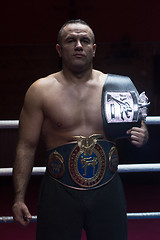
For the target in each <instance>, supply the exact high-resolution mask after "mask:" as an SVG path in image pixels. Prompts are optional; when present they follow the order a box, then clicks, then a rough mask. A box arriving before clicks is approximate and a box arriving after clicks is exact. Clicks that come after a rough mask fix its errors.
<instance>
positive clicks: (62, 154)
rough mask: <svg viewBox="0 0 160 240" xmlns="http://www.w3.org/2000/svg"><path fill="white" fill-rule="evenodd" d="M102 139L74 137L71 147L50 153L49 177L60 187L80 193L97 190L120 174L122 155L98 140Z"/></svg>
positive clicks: (107, 143)
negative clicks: (119, 167)
mask: <svg viewBox="0 0 160 240" xmlns="http://www.w3.org/2000/svg"><path fill="white" fill-rule="evenodd" d="M100 138H102V135H99V134H93V135H91V136H90V137H88V138H86V137H83V136H77V137H74V139H76V140H77V142H74V143H68V144H65V145H63V146H59V147H56V148H54V149H51V150H49V151H47V167H46V174H47V175H48V174H49V175H50V176H51V177H52V178H54V179H55V180H56V181H58V182H59V183H61V184H63V185H65V186H67V187H70V188H73V189H77V190H88V189H95V188H97V187H100V186H103V185H104V184H106V183H108V182H109V181H110V180H111V179H112V178H113V177H114V175H115V174H116V171H117V167H118V153H117V149H116V147H115V145H114V144H113V143H112V142H109V141H106V140H98V139H100Z"/></svg>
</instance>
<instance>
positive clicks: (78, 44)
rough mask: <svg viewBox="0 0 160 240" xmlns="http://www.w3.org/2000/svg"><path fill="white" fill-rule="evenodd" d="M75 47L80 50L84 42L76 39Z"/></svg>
mask: <svg viewBox="0 0 160 240" xmlns="http://www.w3.org/2000/svg"><path fill="white" fill-rule="evenodd" d="M75 48H76V49H78V50H79V49H82V43H81V41H80V40H77V41H76V44H75Z"/></svg>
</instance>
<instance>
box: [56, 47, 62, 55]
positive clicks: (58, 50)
mask: <svg viewBox="0 0 160 240" xmlns="http://www.w3.org/2000/svg"><path fill="white" fill-rule="evenodd" d="M56 51H57V52H58V55H59V57H61V56H62V54H61V46H60V45H59V44H56Z"/></svg>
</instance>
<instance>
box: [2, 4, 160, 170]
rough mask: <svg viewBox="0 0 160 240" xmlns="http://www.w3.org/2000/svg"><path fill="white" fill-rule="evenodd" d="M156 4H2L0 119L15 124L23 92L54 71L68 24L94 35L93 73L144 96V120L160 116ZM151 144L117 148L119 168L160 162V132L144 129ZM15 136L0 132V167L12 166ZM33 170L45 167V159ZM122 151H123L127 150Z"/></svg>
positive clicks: (40, 158) (159, 20)
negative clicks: (126, 80)
mask: <svg viewBox="0 0 160 240" xmlns="http://www.w3.org/2000/svg"><path fill="white" fill-rule="evenodd" d="M159 11H160V2H159V0H155V1H152V2H151V1H146V0H141V1H138V0H135V1H129V0H122V1H102V0H99V1H97V0H95V1H93V0H92V1H91V0H88V1H83V0H82V1H80V0H64V1H62V0H59V1H57V0H52V1H51V0H46V1H42V0H32V1H31V0H28V1H20V0H15V1H11V0H6V1H2V2H1V5H0V29H1V30H0V33H1V34H0V36H1V37H0V103H1V104H0V119H1V120H3V119H5V120H7V119H18V118H19V113H20V110H21V107H22V104H23V99H24V95H25V92H26V91H27V89H28V87H29V86H30V85H31V84H32V83H33V82H34V81H35V80H37V79H38V78H41V77H44V76H46V75H48V74H50V73H53V72H55V71H58V65H59V64H58V63H59V61H58V55H57V53H56V50H55V44H56V39H57V33H58V31H59V28H60V27H61V26H62V24H63V23H64V22H65V21H67V20H69V19H73V18H81V19H83V20H85V21H86V22H88V23H89V25H90V26H91V27H92V28H93V30H94V32H95V35H96V43H97V53H96V58H95V60H94V67H95V68H96V69H98V70H101V71H103V72H105V73H115V74H123V75H128V76H129V77H130V78H131V79H132V81H133V82H134V84H135V85H136V87H137V89H138V91H139V92H142V91H144V90H145V92H146V95H147V96H148V97H149V100H150V102H151V105H150V107H149V112H148V114H149V115H150V116H154V115H160V30H159V25H160V14H159ZM149 133H150V140H149V143H148V144H147V145H146V146H144V148H142V149H136V148H134V147H133V146H131V145H130V143H129V142H128V140H123V141H121V142H120V143H119V152H120V158H121V163H123V162H124V163H125V162H126V163H128V162H131V163H132V162H133V163H134V162H135V163H137V162H159V140H158V136H159V134H160V128H159V126H158V125H157V126H149ZM16 141H17V130H2V129H1V130H0V143H1V152H0V155H1V156H0V157H1V161H0V165H1V167H8V166H12V162H13V159H14V152H15V145H16ZM41 146H42V145H40V154H39V155H38V158H36V159H38V160H36V162H35V165H44V164H45V163H44V153H42V150H41V149H42V147H41ZM126 146H127V147H126Z"/></svg>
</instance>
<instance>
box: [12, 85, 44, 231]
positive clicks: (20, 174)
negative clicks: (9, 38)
mask: <svg viewBox="0 0 160 240" xmlns="http://www.w3.org/2000/svg"><path fill="white" fill-rule="evenodd" d="M42 123H43V111H42V99H41V94H40V92H39V90H38V88H37V86H36V84H33V86H31V87H30V89H29V90H28V92H27V94H26V97H25V102H24V106H23V109H22V111H21V115H20V126H19V141H18V144H17V149H16V158H15V162H14V167H13V183H14V191H15V199H14V204H13V208H12V209H13V215H14V219H15V220H16V221H18V222H19V223H21V224H22V225H24V226H26V225H27V224H28V223H29V219H30V218H31V214H30V212H29V210H28V208H27V206H26V204H25V193H26V188H27V185H28V181H29V179H30V176H31V172H32V168H33V163H34V156H35V151H36V147H37V144H38V141H39V137H40V133H41V127H42Z"/></svg>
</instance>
